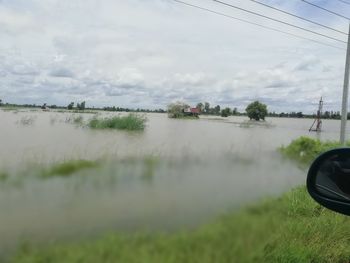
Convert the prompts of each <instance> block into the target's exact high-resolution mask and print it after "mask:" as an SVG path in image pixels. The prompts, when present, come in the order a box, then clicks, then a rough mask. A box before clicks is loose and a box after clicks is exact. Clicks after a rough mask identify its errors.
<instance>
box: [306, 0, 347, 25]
mask: <svg viewBox="0 0 350 263" xmlns="http://www.w3.org/2000/svg"><path fill="white" fill-rule="evenodd" d="M301 1H303V2H304V3H306V4H308V5H311V6H313V7H316V8H319V9H322V10H323V11H326V12H328V13H331V14H333V15H336V16H339V17H342V18H345V19H347V20H350V18H349V17H346V16H343V15H341V14H338V13H336V12H334V11H331V10H329V9H327V8H324V7H322V6H319V5H316V4H314V3H311V2H309V1H306V0H301Z"/></svg>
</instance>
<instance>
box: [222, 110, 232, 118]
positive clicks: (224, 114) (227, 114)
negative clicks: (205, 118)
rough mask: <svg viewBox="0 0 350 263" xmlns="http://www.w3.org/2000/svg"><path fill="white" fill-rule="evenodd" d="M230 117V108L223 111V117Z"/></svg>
mask: <svg viewBox="0 0 350 263" xmlns="http://www.w3.org/2000/svg"><path fill="white" fill-rule="evenodd" d="M230 115H232V112H231V109H230V108H225V109H223V110H222V111H221V117H228V116H230Z"/></svg>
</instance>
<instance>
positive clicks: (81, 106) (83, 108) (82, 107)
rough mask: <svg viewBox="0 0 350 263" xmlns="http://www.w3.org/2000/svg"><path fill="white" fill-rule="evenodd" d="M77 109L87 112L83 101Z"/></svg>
mask: <svg viewBox="0 0 350 263" xmlns="http://www.w3.org/2000/svg"><path fill="white" fill-rule="evenodd" d="M77 108H78V110H85V101H83V102H82V103H78V104H77Z"/></svg>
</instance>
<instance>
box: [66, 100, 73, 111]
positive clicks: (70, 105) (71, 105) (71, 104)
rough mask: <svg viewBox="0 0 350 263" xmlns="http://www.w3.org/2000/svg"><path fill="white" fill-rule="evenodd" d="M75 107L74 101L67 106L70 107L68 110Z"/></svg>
mask: <svg viewBox="0 0 350 263" xmlns="http://www.w3.org/2000/svg"><path fill="white" fill-rule="evenodd" d="M73 107H74V102H71V103H69V105H68V107H67V108H68V110H72V109H73Z"/></svg>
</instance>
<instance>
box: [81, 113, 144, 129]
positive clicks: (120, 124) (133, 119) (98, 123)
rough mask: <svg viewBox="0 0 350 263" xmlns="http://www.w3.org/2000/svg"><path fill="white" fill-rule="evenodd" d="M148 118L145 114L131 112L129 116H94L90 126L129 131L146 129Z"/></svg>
mask: <svg viewBox="0 0 350 263" xmlns="http://www.w3.org/2000/svg"><path fill="white" fill-rule="evenodd" d="M146 121H147V119H146V118H145V117H144V116H141V115H137V114H133V113H130V114H129V115H127V116H115V117H110V118H97V117H95V118H93V119H91V120H90V121H89V123H88V127H90V128H92V129H119V130H129V131H140V130H144V128H145V125H146Z"/></svg>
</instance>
